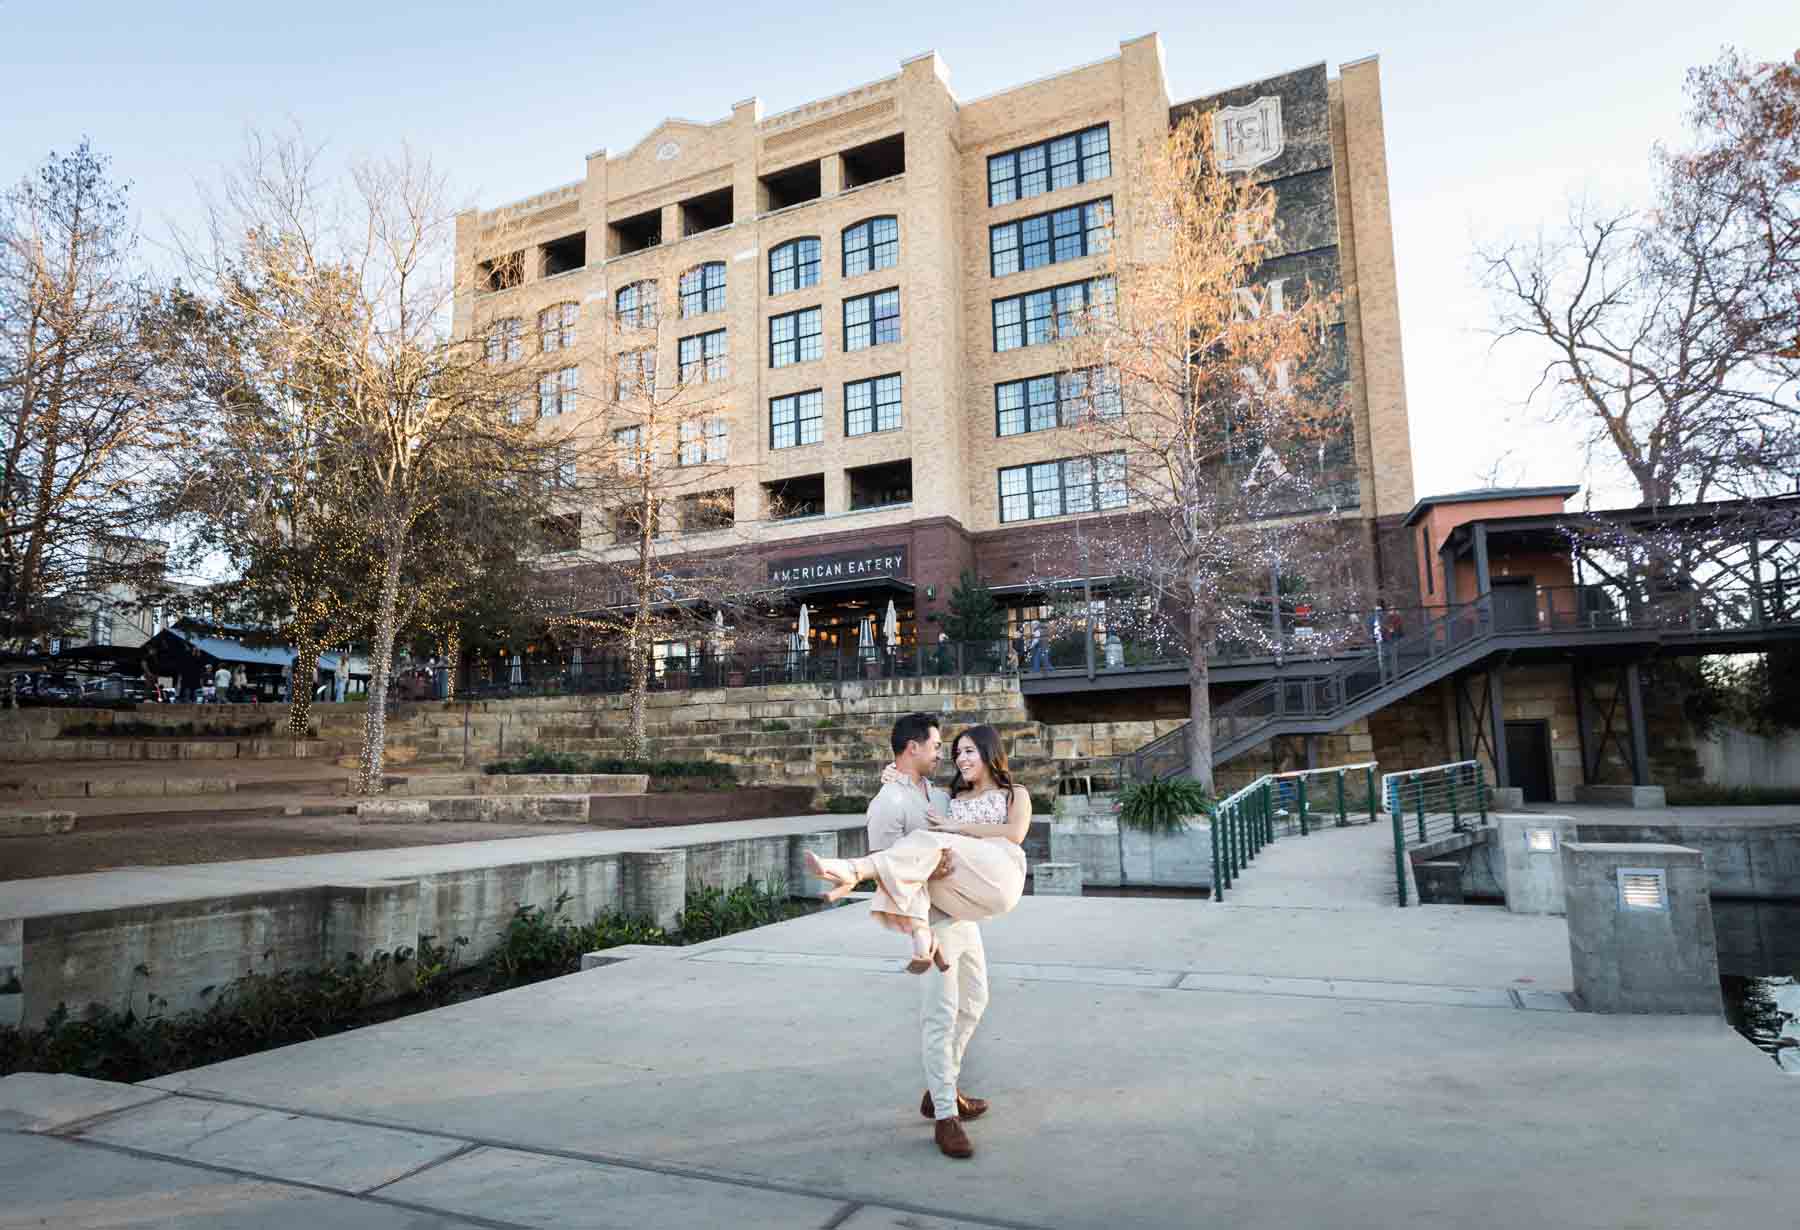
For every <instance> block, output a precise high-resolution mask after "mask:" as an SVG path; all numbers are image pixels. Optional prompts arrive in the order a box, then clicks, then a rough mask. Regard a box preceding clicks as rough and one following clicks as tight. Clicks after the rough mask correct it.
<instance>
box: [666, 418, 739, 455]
mask: <svg viewBox="0 0 1800 1230" xmlns="http://www.w3.org/2000/svg"><path fill="white" fill-rule="evenodd" d="M730 431H731V428H730V425H729V424H727V423H726V422H725V420H724V419H704V420H702V419H689V420H688V421H687V422H685V423H683V424H682V425H681V438H680V446H679V448H678V449H677V450H676V454H675V459H676V462H677V463H678V464H680V465H684V466H697V465H710V464H715V463H718V462H722V461H724V460H725V454H726V451H727V447H728V445H729V443H730Z"/></svg>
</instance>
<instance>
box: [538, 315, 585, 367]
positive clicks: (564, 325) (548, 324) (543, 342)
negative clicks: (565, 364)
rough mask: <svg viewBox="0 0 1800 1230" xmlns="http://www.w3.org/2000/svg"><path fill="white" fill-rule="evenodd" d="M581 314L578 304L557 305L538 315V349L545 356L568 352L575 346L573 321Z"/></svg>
mask: <svg viewBox="0 0 1800 1230" xmlns="http://www.w3.org/2000/svg"><path fill="white" fill-rule="evenodd" d="M580 314H581V305H580V304H578V303H558V304H556V305H555V306H554V307H547V308H545V309H544V310H543V311H541V312H539V313H538V348H539V349H540V350H542V351H543V353H545V354H550V353H551V352H553V351H557V350H568V349H569V348H570V347H572V346H574V345H575V320H576V318H577V317H578V316H579V315H580Z"/></svg>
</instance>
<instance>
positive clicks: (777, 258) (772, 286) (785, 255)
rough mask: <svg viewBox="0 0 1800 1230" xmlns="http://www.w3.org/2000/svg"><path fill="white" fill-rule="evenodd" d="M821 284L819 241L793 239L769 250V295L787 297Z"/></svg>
mask: <svg viewBox="0 0 1800 1230" xmlns="http://www.w3.org/2000/svg"><path fill="white" fill-rule="evenodd" d="M818 284H819V241H818V240H817V239H793V240H789V241H788V242H787V243H784V244H779V245H777V246H776V247H773V248H770V249H769V293H770V294H771V295H785V294H787V293H788V292H789V291H793V290H804V289H805V288H806V287H808V286H817V285H818Z"/></svg>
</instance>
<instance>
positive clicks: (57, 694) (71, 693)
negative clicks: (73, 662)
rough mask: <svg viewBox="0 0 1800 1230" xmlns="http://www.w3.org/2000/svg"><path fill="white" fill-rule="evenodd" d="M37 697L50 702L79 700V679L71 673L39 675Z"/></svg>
mask: <svg viewBox="0 0 1800 1230" xmlns="http://www.w3.org/2000/svg"><path fill="white" fill-rule="evenodd" d="M37 698H38V699H39V700H41V701H44V702H46V703H52V704H61V703H65V702H68V701H76V700H80V699H81V681H80V680H79V679H77V678H75V676H73V675H51V674H43V675H39V676H38V680H37Z"/></svg>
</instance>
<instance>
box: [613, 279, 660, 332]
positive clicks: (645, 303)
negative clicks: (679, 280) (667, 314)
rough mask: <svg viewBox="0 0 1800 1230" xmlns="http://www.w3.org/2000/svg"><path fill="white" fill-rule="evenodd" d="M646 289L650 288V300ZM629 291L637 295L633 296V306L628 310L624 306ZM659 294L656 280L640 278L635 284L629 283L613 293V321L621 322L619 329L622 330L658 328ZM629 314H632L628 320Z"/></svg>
mask: <svg viewBox="0 0 1800 1230" xmlns="http://www.w3.org/2000/svg"><path fill="white" fill-rule="evenodd" d="M646 287H648V288H649V296H648V298H646V297H645V294H644V290H645V288H646ZM628 291H632V292H636V293H635V294H634V295H633V296H632V306H631V307H629V308H626V307H624V306H622V305H623V303H624V299H625V295H626V292H628ZM658 293H659V288H658V287H657V284H656V279H655V278H639V279H638V280H637V281H635V282H627V283H626V284H625V285H623V286H621V287H619V289H618V290H616V291H614V292H613V319H614V320H616V321H618V322H619V327H620V328H622V329H654V328H656V316H657V312H656V296H657V294H658ZM627 313H630V319H627V318H626V314H627Z"/></svg>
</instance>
